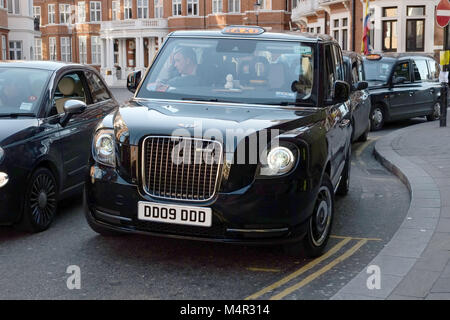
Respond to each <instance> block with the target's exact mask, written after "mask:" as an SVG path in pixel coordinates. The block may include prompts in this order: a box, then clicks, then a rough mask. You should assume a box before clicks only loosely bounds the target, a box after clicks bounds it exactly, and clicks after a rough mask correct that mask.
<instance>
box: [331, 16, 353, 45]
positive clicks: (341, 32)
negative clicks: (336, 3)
mask: <svg viewBox="0 0 450 320" xmlns="http://www.w3.org/2000/svg"><path fill="white" fill-rule="evenodd" d="M344 19H347V25H346V26H343V24H344V23H343V22H344ZM334 20H338V21H339V26H338V27H335V26H334ZM335 31H336V32H337V33H338V35H339V39H338V43H339V45H340V46H341V48H342V50H349V47H350V43H349V42H350V41H349V39H350V16H349V14H348V13H337V14H334V15H331V17H330V34H331V36H332V37H334V33H335ZM344 32H346V33H347V47H346V48H344V46H343V41H344Z"/></svg>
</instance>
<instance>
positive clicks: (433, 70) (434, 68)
mask: <svg viewBox="0 0 450 320" xmlns="http://www.w3.org/2000/svg"><path fill="white" fill-rule="evenodd" d="M428 67H429V68H430V80H431V81H438V80H439V69H440V68H439V65H438V64H437V63H436V61H434V60H428Z"/></svg>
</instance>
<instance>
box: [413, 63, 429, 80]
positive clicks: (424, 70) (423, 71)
mask: <svg viewBox="0 0 450 320" xmlns="http://www.w3.org/2000/svg"><path fill="white" fill-rule="evenodd" d="M412 64H413V71H414V80H415V81H428V80H429V79H430V74H429V72H428V65H427V62H426V60H425V59H418V60H413V62H412Z"/></svg>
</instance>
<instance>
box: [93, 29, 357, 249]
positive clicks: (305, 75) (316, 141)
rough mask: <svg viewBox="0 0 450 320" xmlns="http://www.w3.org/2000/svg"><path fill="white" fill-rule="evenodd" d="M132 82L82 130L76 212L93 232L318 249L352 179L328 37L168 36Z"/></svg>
mask: <svg viewBox="0 0 450 320" xmlns="http://www.w3.org/2000/svg"><path fill="white" fill-rule="evenodd" d="M292 55H296V59H292ZM139 78H140V74H139V73H135V74H132V75H131V76H130V77H129V88H130V90H132V91H133V92H134V91H136V90H137V91H136V94H135V96H134V98H133V99H132V100H131V101H130V102H129V103H128V104H126V105H123V106H121V107H120V109H119V110H118V111H117V112H114V113H111V114H110V115H108V116H107V117H106V118H105V119H104V120H103V122H102V125H101V126H99V127H98V128H97V131H96V133H95V136H94V140H93V148H92V156H91V159H90V175H89V177H88V179H87V185H86V189H85V190H86V191H85V192H86V195H85V196H86V202H85V204H86V211H85V212H86V218H87V221H88V223H89V224H90V226H91V227H92V228H93V229H94V230H95V231H97V232H98V233H100V234H106V235H111V234H118V233H143V234H150V235H159V236H167V237H176V238H184V239H202V240H207V241H224V242H239V243H266V244H275V243H278V244H287V243H289V242H291V243H292V242H293V243H294V244H293V247H294V248H298V247H301V246H299V245H298V243H299V242H300V241H302V242H303V244H304V246H305V248H306V251H307V253H308V254H309V255H311V256H316V255H319V254H321V252H322V251H323V249H324V247H325V245H326V243H327V240H328V238H329V235H330V231H331V224H332V220H333V214H334V194H335V191H337V192H338V193H340V194H346V193H347V192H348V188H349V177H350V174H349V172H350V135H351V131H352V128H351V119H350V110H349V106H350V101H349V90H350V88H349V85H348V83H346V82H345V81H344V80H345V78H344V64H343V60H342V53H341V49H340V48H339V45H338V44H337V43H336V42H335V41H333V40H332V39H331V38H330V37H328V36H312V35H301V34H299V33H283V34H277V33H267V32H264V29H261V28H257V27H228V28H226V29H224V30H223V31H197V32H194V31H177V32H174V33H171V34H170V35H169V36H168V37H167V40H166V41H165V43H164V46H163V47H162V48H161V50H160V51H159V53H158V56H157V57H156V59H155V62H154V63H153V64H152V66H151V67H150V68H149V70H148V71H147V74H146V75H145V77H144V79H143V80H142V81H141V82H140V85H139V86H138V83H136V79H139ZM289 247H290V248H293V247H292V244H291V246H289V245H288V248H289Z"/></svg>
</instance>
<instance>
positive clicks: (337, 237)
mask: <svg viewBox="0 0 450 320" xmlns="http://www.w3.org/2000/svg"><path fill="white" fill-rule="evenodd" d="M330 238H334V239H347V238H350V239H352V240H367V241H383V239H379V238H358V237H345V236H334V235H331V236H330Z"/></svg>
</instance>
